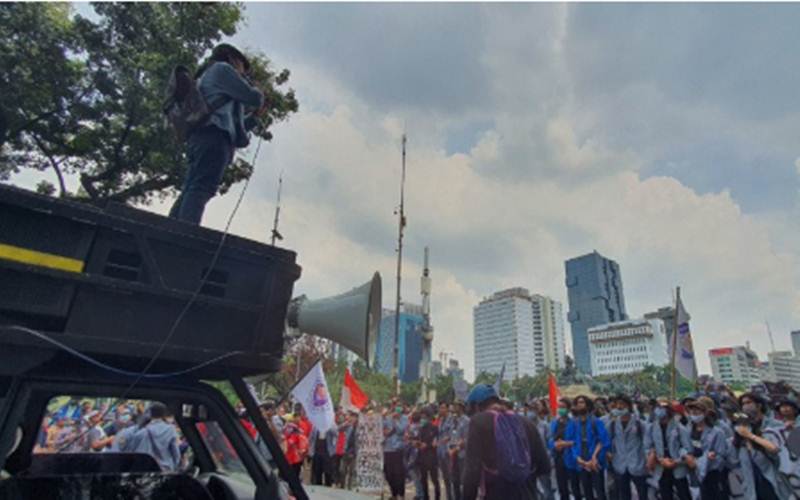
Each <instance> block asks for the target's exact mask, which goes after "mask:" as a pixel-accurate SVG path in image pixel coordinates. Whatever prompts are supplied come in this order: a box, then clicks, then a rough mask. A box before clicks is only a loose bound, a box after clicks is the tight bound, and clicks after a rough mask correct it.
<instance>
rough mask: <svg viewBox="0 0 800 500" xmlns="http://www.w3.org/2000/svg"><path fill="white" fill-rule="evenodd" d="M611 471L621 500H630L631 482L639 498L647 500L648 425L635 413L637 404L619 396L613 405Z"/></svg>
mask: <svg viewBox="0 0 800 500" xmlns="http://www.w3.org/2000/svg"><path fill="white" fill-rule="evenodd" d="M611 405H612V409H611V415H612V417H613V420H612V421H611V422H610V425H609V427H610V431H609V432H610V434H611V449H610V453H609V455H610V458H611V471H612V473H613V474H614V484H615V487H616V490H617V495H618V498H619V500H630V498H631V482H633V484H634V486H635V487H636V491H637V492H638V494H639V498H647V474H646V470H645V454H644V436H645V433H646V431H647V424H646V423H645V422H643V421H642V420H641V419H640V418H639V416H638V415H634V413H633V403H632V402H631V400H630V398H628V397H627V396H623V395H619V396H617V397H616V398H614V399H613V400H612V401H611Z"/></svg>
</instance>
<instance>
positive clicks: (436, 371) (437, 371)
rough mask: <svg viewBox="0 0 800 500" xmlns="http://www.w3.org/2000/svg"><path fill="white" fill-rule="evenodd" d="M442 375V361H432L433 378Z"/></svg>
mask: <svg viewBox="0 0 800 500" xmlns="http://www.w3.org/2000/svg"><path fill="white" fill-rule="evenodd" d="M441 376H442V362H441V361H431V378H436V377H441Z"/></svg>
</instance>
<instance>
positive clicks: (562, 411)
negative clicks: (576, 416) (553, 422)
mask: <svg viewBox="0 0 800 500" xmlns="http://www.w3.org/2000/svg"><path fill="white" fill-rule="evenodd" d="M567 415H569V410H567V409H566V408H559V409H558V416H559V417H566V416H567Z"/></svg>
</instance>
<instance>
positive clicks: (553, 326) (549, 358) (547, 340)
mask: <svg viewBox="0 0 800 500" xmlns="http://www.w3.org/2000/svg"><path fill="white" fill-rule="evenodd" d="M531 303H532V305H533V355H534V359H535V363H536V372H537V373H538V372H540V371H542V370H544V369H546V368H549V369H551V370H560V369H562V368H564V366H565V358H566V346H565V342H564V311H563V309H562V307H561V302H557V301H555V300H553V299H551V298H550V297H545V296H544V295H532V296H531Z"/></svg>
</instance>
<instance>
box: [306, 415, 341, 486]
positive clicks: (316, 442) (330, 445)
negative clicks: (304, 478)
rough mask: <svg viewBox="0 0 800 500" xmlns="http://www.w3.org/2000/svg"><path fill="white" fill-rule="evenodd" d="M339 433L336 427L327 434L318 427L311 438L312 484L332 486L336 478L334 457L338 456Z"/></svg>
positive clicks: (327, 431)
mask: <svg viewBox="0 0 800 500" xmlns="http://www.w3.org/2000/svg"><path fill="white" fill-rule="evenodd" d="M338 436H339V431H338V429H337V428H336V426H333V427H331V428H330V429H328V430H326V431H325V432H321V431H320V430H319V429H317V428H316V427H315V428H314V429H313V430H312V431H311V437H310V438H309V444H310V447H309V456H310V457H311V484H324V485H325V486H332V485H333V483H334V481H335V480H336V478H335V477H334V468H333V456H334V455H335V454H336V440H337V438H338Z"/></svg>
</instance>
